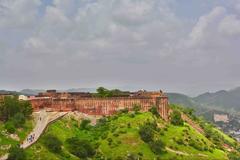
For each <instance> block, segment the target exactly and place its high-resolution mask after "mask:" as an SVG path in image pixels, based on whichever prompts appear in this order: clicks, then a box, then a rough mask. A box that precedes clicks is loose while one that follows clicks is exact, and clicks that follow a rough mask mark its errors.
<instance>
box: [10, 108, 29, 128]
mask: <svg viewBox="0 0 240 160" xmlns="http://www.w3.org/2000/svg"><path fill="white" fill-rule="evenodd" d="M10 120H11V121H12V122H13V124H14V126H15V127H16V128H20V127H23V125H24V124H25V121H26V119H25V116H24V115H23V113H20V112H19V113H16V114H15V115H14V116H13V117H12V118H11V119H10Z"/></svg>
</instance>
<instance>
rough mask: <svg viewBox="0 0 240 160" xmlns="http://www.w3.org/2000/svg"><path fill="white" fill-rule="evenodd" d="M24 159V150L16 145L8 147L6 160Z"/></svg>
mask: <svg viewBox="0 0 240 160" xmlns="http://www.w3.org/2000/svg"><path fill="white" fill-rule="evenodd" d="M25 159H26V154H25V152H24V150H23V149H22V148H20V147H19V146H18V145H17V146H13V147H11V148H10V150H9V156H8V160H25Z"/></svg>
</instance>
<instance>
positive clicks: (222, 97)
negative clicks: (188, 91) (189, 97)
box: [193, 88, 240, 111]
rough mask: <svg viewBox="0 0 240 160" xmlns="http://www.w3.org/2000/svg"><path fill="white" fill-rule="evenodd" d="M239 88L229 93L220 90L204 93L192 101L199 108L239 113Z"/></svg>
mask: <svg viewBox="0 0 240 160" xmlns="http://www.w3.org/2000/svg"><path fill="white" fill-rule="evenodd" d="M239 99H240V88H236V89H232V90H229V91H225V90H221V91H217V92H215V93H209V92H207V93H204V94H201V95H199V96H197V97H195V98H193V100H194V101H195V102H196V103H198V104H199V105H200V106H207V107H210V108H214V109H221V110H225V111H240V101H239Z"/></svg>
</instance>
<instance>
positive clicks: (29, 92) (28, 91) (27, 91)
mask: <svg viewBox="0 0 240 160" xmlns="http://www.w3.org/2000/svg"><path fill="white" fill-rule="evenodd" d="M20 92H21V94H24V95H37V94H38V93H40V92H45V90H44V89H23V90H21V91H20Z"/></svg>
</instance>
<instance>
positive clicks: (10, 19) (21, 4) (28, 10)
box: [0, 0, 41, 29]
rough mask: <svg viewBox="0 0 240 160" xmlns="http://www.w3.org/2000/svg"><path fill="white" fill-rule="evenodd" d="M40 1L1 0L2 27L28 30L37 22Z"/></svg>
mask: <svg viewBox="0 0 240 160" xmlns="http://www.w3.org/2000/svg"><path fill="white" fill-rule="evenodd" d="M40 4H41V3H40V0H31V1H29V0H1V1H0V27H6V28H15V29H19V28H28V27H29V25H30V26H32V25H33V22H35V20H36V16H37V7H39V6H40Z"/></svg>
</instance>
